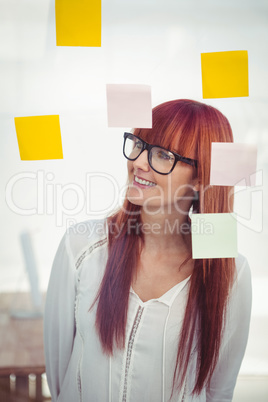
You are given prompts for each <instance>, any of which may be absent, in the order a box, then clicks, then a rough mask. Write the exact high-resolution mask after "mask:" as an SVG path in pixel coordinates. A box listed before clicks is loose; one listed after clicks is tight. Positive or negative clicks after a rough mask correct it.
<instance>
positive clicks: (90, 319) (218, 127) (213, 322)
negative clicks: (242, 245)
mask: <svg viewBox="0 0 268 402" xmlns="http://www.w3.org/2000/svg"><path fill="white" fill-rule="evenodd" d="M231 141H233V138H232V131H231V128H230V125H229V122H228V120H227V119H226V118H225V117H224V116H223V115H222V114H221V113H220V112H219V111H218V110H216V109H214V108H213V107H210V106H207V105H205V104H202V103H199V102H194V101H190V100H175V101H170V102H166V103H164V104H161V105H159V106H157V107H156V108H154V110H153V128H152V129H135V130H134V132H133V134H132V133H125V134H124V155H125V156H126V158H127V159H128V189H127V192H126V198H125V201H124V204H123V206H122V208H121V209H120V211H119V212H117V213H116V214H114V215H113V216H111V217H109V218H108V219H107V220H103V221H102V220H100V221H89V222H85V223H84V226H83V227H82V226H81V224H80V225H78V226H76V227H74V228H73V229H72V230H70V231H69V233H67V234H66V235H65V236H64V238H63V240H62V242H61V244H60V246H59V249H58V252H57V255H56V257H55V260H54V265H53V269H52V273H51V278H50V284H49V288H48V292H47V302H46V312H45V353H46V367H47V376H48V383H49V386H50V390H51V394H52V400H53V401H64V402H68V401H70V402H74V401H94V402H96V401H100V402H104V401H109V402H110V401H120V402H121V401H123V402H124V401H133V402H140V401H144V402H148V401H153V402H157V401H162V402H164V401H184V402H185V401H200V402H201V401H214V402H216V401H218V402H225V401H231V400H232V394H233V389H234V386H235V383H236V378H237V374H238V371H239V368H240V365H241V361H242V358H243V355H244V351H245V347H246V343H247V337H248V329H249V319H250V309H251V280H250V272H249V267H248V264H247V262H246V260H245V259H244V258H243V257H242V256H239V257H238V258H237V259H236V260H234V259H231V258H223V259H220V258H219V259H204V260H193V259H192V258H191V221H190V217H189V212H190V209H192V211H193V213H223V212H231V211H232V206H233V198H232V188H231V187H223V186H213V187H212V186H209V175H210V149H211V143H212V142H231ZM181 155H182V156H181Z"/></svg>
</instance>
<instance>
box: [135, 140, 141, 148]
mask: <svg viewBox="0 0 268 402" xmlns="http://www.w3.org/2000/svg"><path fill="white" fill-rule="evenodd" d="M135 148H137V149H141V148H142V143H141V142H140V141H137V142H136V143H135Z"/></svg>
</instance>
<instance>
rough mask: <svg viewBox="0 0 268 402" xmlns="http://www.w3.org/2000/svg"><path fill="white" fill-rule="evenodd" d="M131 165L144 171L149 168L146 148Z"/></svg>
mask: <svg viewBox="0 0 268 402" xmlns="http://www.w3.org/2000/svg"><path fill="white" fill-rule="evenodd" d="M133 166H134V167H135V168H136V169H142V170H144V171H146V172H148V171H149V170H150V165H149V163H148V151H147V150H146V149H145V150H144V151H143V152H142V153H141V154H140V155H139V157H138V158H137V159H136V160H135V161H133Z"/></svg>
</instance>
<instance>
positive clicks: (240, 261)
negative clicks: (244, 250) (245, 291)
mask: <svg viewBox="0 0 268 402" xmlns="http://www.w3.org/2000/svg"><path fill="white" fill-rule="evenodd" d="M235 266H236V276H237V279H239V278H241V276H244V275H247V276H248V275H249V276H250V267H249V263H248V260H247V258H246V257H245V256H244V255H242V254H238V256H237V257H236V259H235Z"/></svg>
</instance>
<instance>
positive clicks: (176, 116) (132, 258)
mask: <svg viewBox="0 0 268 402" xmlns="http://www.w3.org/2000/svg"><path fill="white" fill-rule="evenodd" d="M134 134H136V135H138V136H139V137H141V138H143V139H144V140H145V141H147V142H149V143H153V144H156V145H160V146H163V147H165V148H168V149H170V150H172V151H175V152H177V153H179V154H181V155H183V156H185V157H190V158H193V159H197V160H198V168H197V173H196V174H197V176H198V179H199V183H200V195H199V200H197V201H194V205H193V207H194V211H195V212H198V213H224V212H232V210H233V195H232V194H233V192H232V187H226V186H209V179H210V177H209V176H210V153H211V143H212V142H232V141H233V135H232V130H231V127H230V124H229V122H228V120H227V119H226V117H225V116H223V115H222V113H220V112H219V111H218V110H217V109H215V108H213V107H211V106H208V105H205V104H203V103H200V102H195V101H191V100H174V101H170V102H166V103H163V104H161V105H159V106H157V107H155V108H154V109H153V128H152V129H136V130H135V132H134ZM139 212H140V206H136V205H134V204H131V203H130V202H129V201H128V200H127V199H125V201H124V204H123V207H122V208H121V209H120V211H119V212H117V213H116V214H114V215H113V216H111V217H109V218H108V227H109V248H108V261H107V265H106V271H105V274H104V277H103V280H102V283H101V286H100V289H99V292H98V294H97V297H96V300H95V301H97V300H98V306H97V315H96V329H97V331H98V333H99V337H100V341H101V344H102V347H103V351H104V352H105V353H107V354H112V353H113V350H114V347H115V346H116V347H119V348H123V347H124V346H125V328H126V321H127V312H128V299H129V290H130V286H131V281H132V278H133V275H134V274H135V270H136V266H137V263H138V259H139V256H140V252H141V248H142V246H143V234H142V231H138V230H135V227H134V225H133V221H132V225H131V226H128V222H129V219H132V220H133V219H134V221H135V222H136V228H138V227H139V225H140V224H141V222H140V219H141V218H140V213H139ZM111 228H113V230H111ZM115 228H117V229H118V230H117V232H116V233H115V232H114V229H115ZM130 229H131V230H130ZM178 268H179V267H178ZM234 271H235V263H234V259H229V258H228V259H227V258H221V259H204V260H195V262H194V270H193V273H192V275H191V278H190V289H189V296H188V301H187V305H186V310H185V315H184V321H183V325H182V330H181V333H180V336H179V339H178V349H177V360H176V368H175V372H174V377H173V390H174V387H175V386H176V385H177V386H178V387H181V386H182V384H183V382H184V379H185V377H186V373H187V365H188V362H189V359H190V354H191V351H192V346H193V339H194V332H195V331H194V330H195V328H197V327H198V328H199V329H200V337H199V339H198V344H197V353H198V359H197V367H196V383H195V387H194V389H193V393H196V394H199V393H200V392H201V390H202V388H203V387H204V386H206V385H207V384H208V382H209V380H210V379H211V376H212V373H213V370H214V369H215V366H216V363H217V360H218V356H219V348H220V344H221V337H222V331H223V327H224V317H225V310H226V305H227V300H228V294H229V291H230V288H231V285H232V283H233V278H234Z"/></svg>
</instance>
